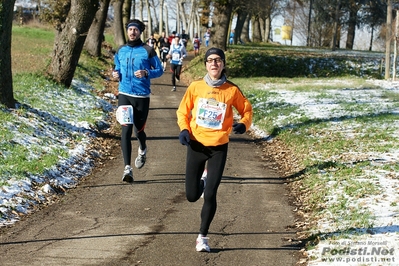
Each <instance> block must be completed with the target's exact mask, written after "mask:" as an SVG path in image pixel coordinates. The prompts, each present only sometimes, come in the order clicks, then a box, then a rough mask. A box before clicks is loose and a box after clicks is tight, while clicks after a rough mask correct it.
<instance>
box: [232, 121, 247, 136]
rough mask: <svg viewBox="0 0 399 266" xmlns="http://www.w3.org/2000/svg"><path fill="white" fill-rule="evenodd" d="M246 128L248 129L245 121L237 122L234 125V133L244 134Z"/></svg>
mask: <svg viewBox="0 0 399 266" xmlns="http://www.w3.org/2000/svg"><path fill="white" fill-rule="evenodd" d="M246 130H247V129H246V127H245V125H244V124H243V123H235V124H234V125H233V131H234V134H244V133H245V131H246Z"/></svg>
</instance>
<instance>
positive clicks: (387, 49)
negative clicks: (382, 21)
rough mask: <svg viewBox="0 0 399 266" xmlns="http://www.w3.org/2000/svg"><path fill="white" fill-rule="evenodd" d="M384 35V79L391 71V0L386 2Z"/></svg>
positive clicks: (387, 77)
mask: <svg viewBox="0 0 399 266" xmlns="http://www.w3.org/2000/svg"><path fill="white" fill-rule="evenodd" d="M386 32H387V33H386V37H385V79H389V77H390V71H391V38H392V0H388V3H387V24H386Z"/></svg>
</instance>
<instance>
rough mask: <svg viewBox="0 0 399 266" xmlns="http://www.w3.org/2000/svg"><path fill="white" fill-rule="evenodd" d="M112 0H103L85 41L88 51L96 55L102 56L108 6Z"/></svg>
mask: <svg viewBox="0 0 399 266" xmlns="http://www.w3.org/2000/svg"><path fill="white" fill-rule="evenodd" d="M110 1H111V0H101V1H100V2H99V3H100V8H99V9H98V10H97V12H96V15H95V17H94V20H93V22H92V23H91V26H90V29H89V33H88V34H87V38H86V41H85V46H84V48H85V49H86V51H87V52H88V53H89V54H90V55H92V56H96V57H100V56H101V44H102V42H103V39H104V29H105V22H106V21H107V15H108V8H109V3H110Z"/></svg>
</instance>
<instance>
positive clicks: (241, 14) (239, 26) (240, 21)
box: [234, 9, 248, 43]
mask: <svg viewBox="0 0 399 266" xmlns="http://www.w3.org/2000/svg"><path fill="white" fill-rule="evenodd" d="M247 16H248V13H247V12H245V11H243V10H240V9H239V10H237V23H236V28H235V29H234V30H235V34H234V43H241V34H242V31H243V27H244V24H245V21H246V19H247Z"/></svg>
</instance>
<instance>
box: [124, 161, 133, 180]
mask: <svg viewBox="0 0 399 266" xmlns="http://www.w3.org/2000/svg"><path fill="white" fill-rule="evenodd" d="M122 181H123V182H127V183H133V181H134V179H133V172H132V167H130V165H126V166H125V170H124V171H123V177H122Z"/></svg>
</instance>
